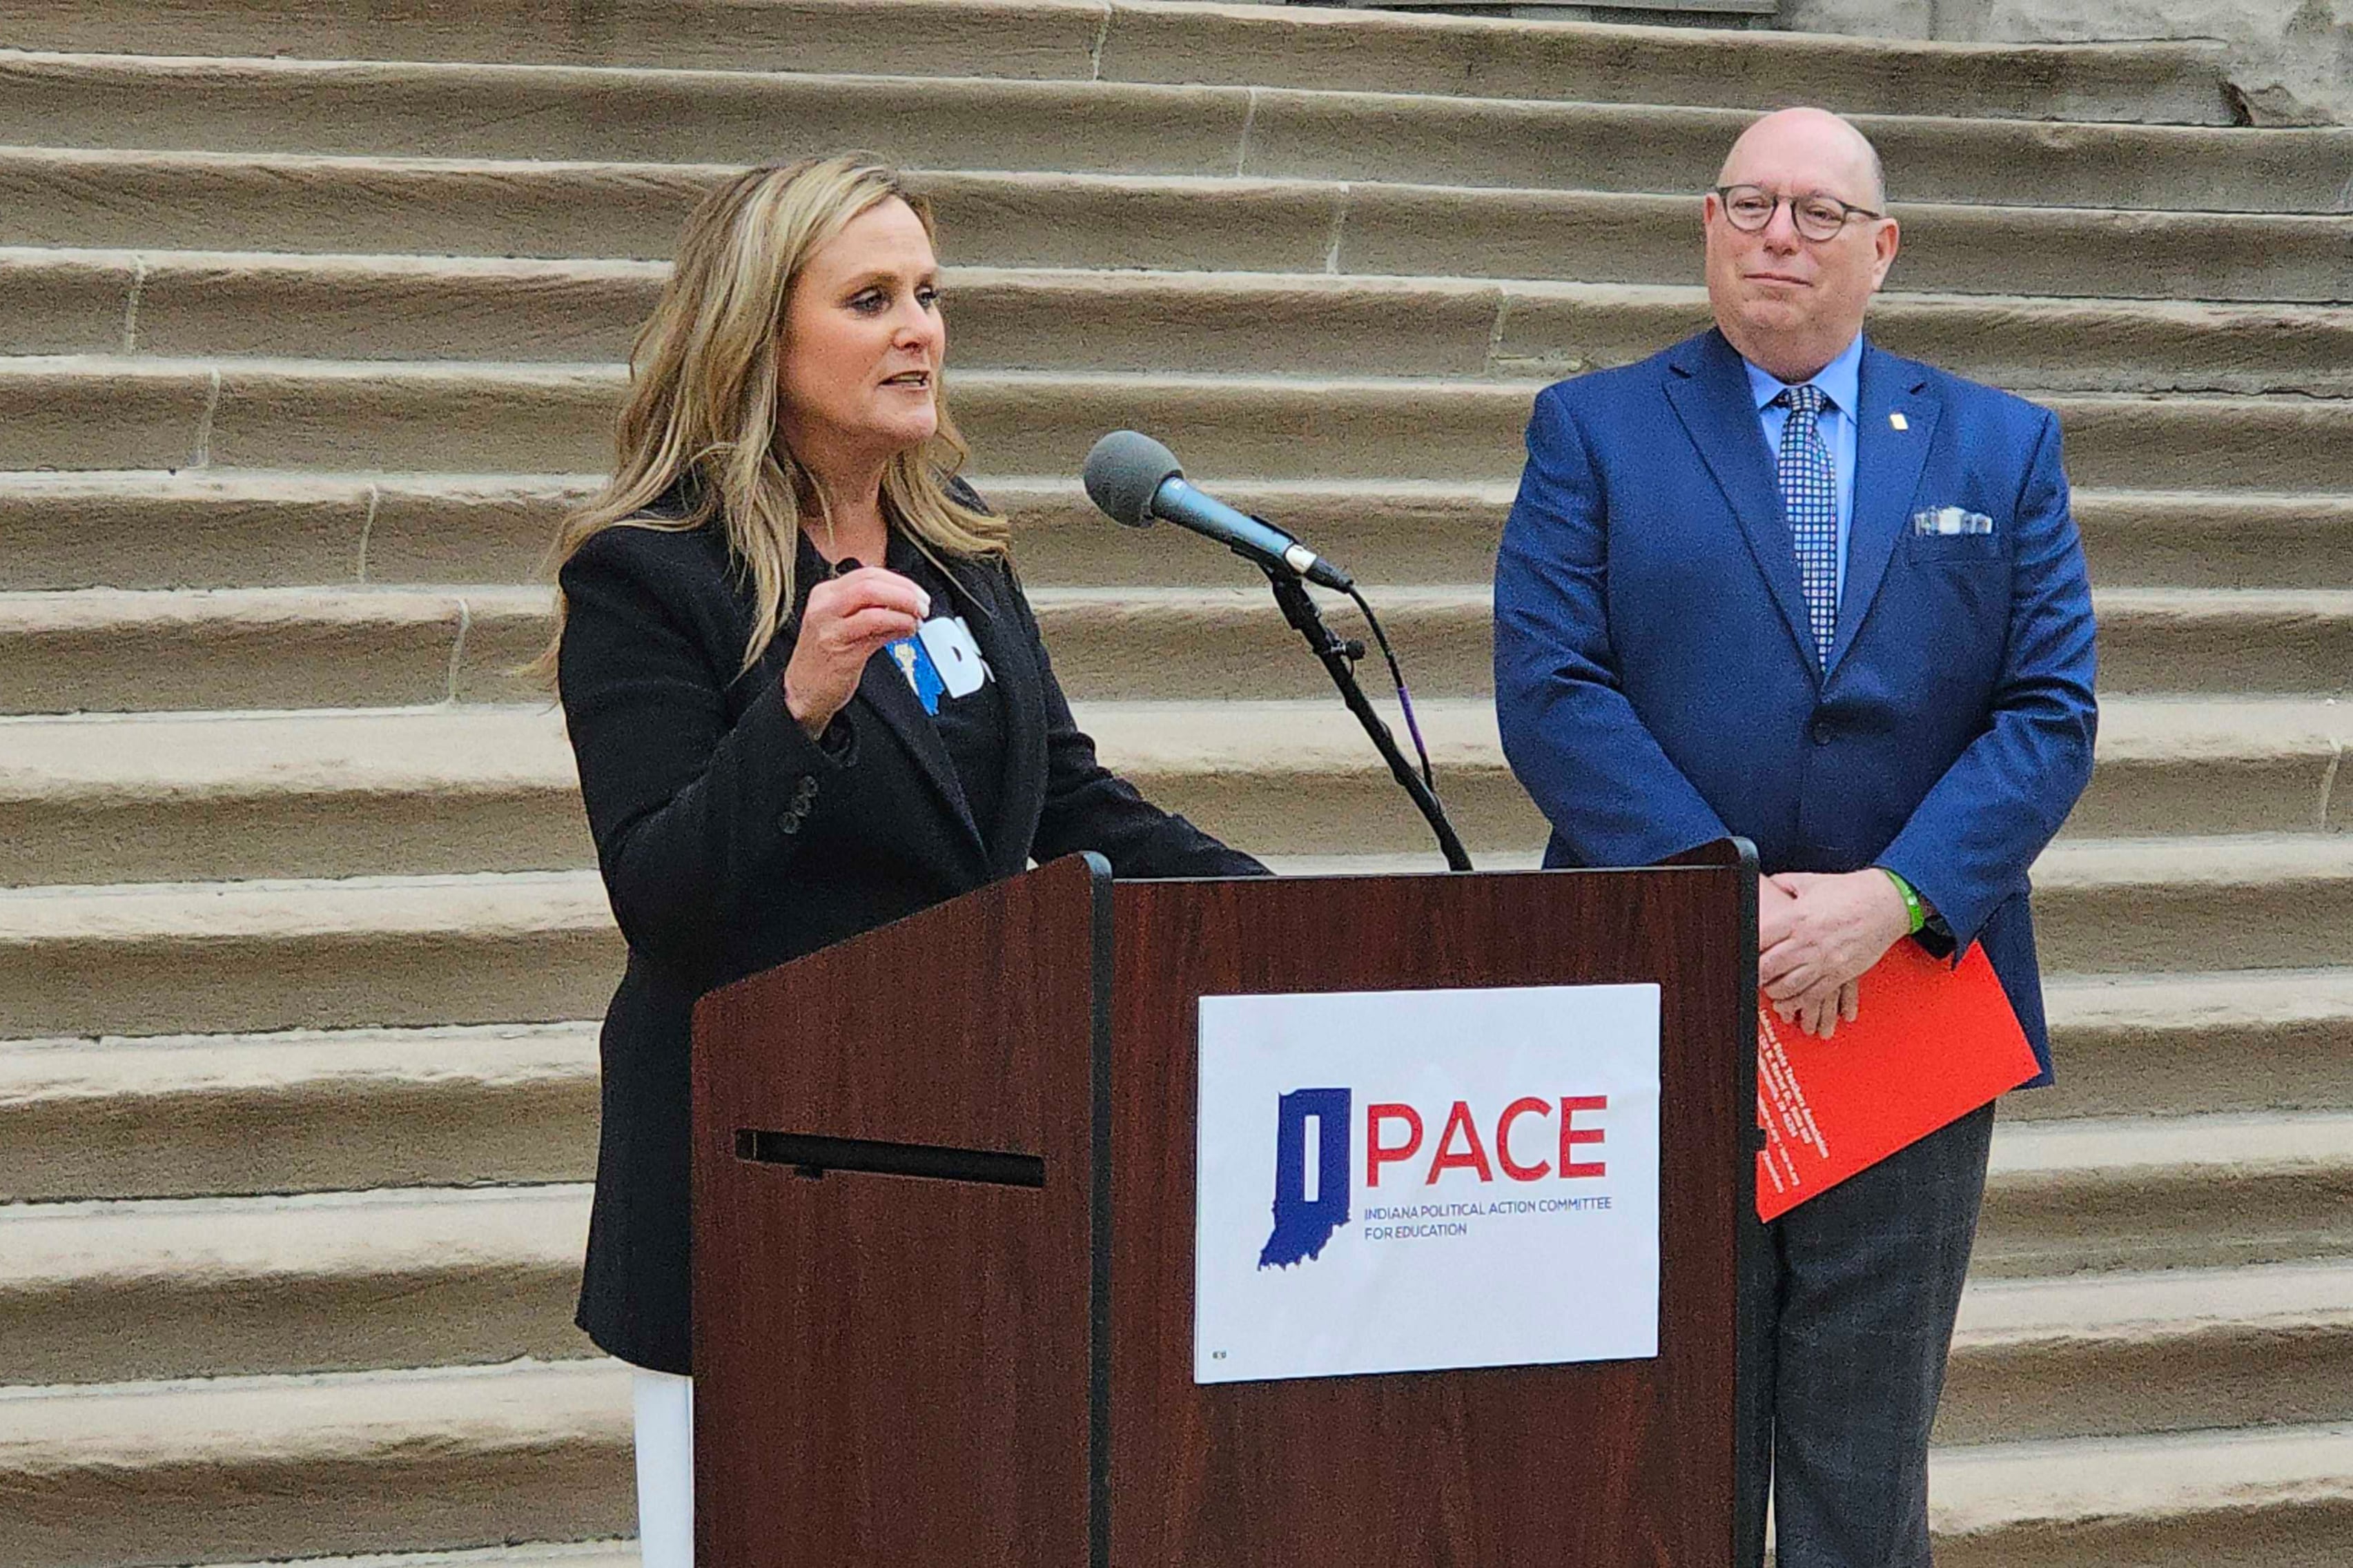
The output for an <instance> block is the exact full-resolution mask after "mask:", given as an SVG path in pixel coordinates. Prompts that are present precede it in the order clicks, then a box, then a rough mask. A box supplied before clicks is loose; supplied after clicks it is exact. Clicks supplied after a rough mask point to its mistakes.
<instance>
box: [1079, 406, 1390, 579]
mask: <svg viewBox="0 0 2353 1568" xmlns="http://www.w3.org/2000/svg"><path fill="white" fill-rule="evenodd" d="M1082 472H1083V475H1084V478H1085V480H1086V487H1087V499H1088V500H1091V501H1092V502H1094V503H1095V505H1096V506H1097V507H1099V508H1101V509H1102V510H1103V514H1104V515H1105V516H1107V517H1109V518H1110V519H1111V520H1112V521H1113V522H1124V523H1125V524H1126V525H1127V526H1128V527H1130V528H1149V527H1151V526H1152V522H1153V520H1154V519H1155V518H1165V519H1166V520H1167V521H1170V522H1173V523H1175V524H1176V526H1177V527H1179V528H1188V529H1191V530H1192V531H1194V532H1195V533H1198V534H1199V535H1200V536H1201V537H1202V538H1204V539H1213V540H1215V541H1217V542H1219V544H1222V545H1224V546H1225V547H1226V548H1227V549H1229V550H1230V551H1232V552H1234V553H1235V554H1237V555H1240V556H1241V557H1242V558H1244V559H1245V560H1249V561H1254V562H1256V563H1258V564H1260V565H1261V566H1263V567H1266V568H1268V569H1269V570H1270V571H1271V570H1274V569H1276V568H1281V569H1282V570H1284V571H1287V572H1291V573H1293V574H1296V575H1298V576H1302V577H1304V578H1306V579H1307V580H1308V581H1309V582H1311V583H1317V584H1322V585H1323V586H1324V587H1326V588H1332V589H1336V590H1337V591H1339V592H1340V593H1343V594H1345V593H1347V592H1349V591H1350V590H1352V589H1353V588H1354V587H1355V586H1356V580H1355V579H1354V578H1352V577H1350V576H1349V575H1348V574H1346V573H1345V572H1343V571H1341V570H1340V568H1338V567H1337V566H1335V565H1334V564H1332V563H1330V562H1329V561H1326V560H1324V558H1323V557H1322V556H1320V555H1318V554H1316V553H1315V552H1314V551H1313V550H1310V549H1308V548H1307V546H1305V545H1303V544H1302V543H1300V542H1299V541H1297V540H1295V539H1293V538H1292V537H1291V535H1289V534H1287V533H1285V532H1283V531H1282V530H1281V529H1279V528H1277V527H1275V526H1274V525H1273V524H1272V523H1270V522H1261V521H1260V520H1258V519H1257V518H1254V517H1252V516H1250V513H1248V512H1246V511H1240V510H1236V509H1234V508H1233V507H1229V506H1228V505H1227V504H1226V503H1225V502H1223V501H1221V500H1219V499H1218V498H1217V497H1215V496H1213V495H1210V494H1208V492H1207V491H1204V490H1197V489H1194V488H1193V487H1192V486H1191V485H1188V484H1187V483H1186V482H1185V469H1184V467H1183V466H1182V465H1181V464H1179V463H1178V462H1177V461H1176V453H1174V452H1171V451H1170V450H1169V449H1168V448H1167V447H1164V446H1162V445H1161V444H1160V443H1159V442H1157V441H1155V440H1154V439H1153V438H1152V437H1149V436H1146V435H1145V434H1143V433H1142V432H1140V431H1135V430H1114V431H1113V432H1112V433H1111V434H1110V435H1108V436H1106V437H1103V439H1102V440H1100V441H1098V442H1096V443H1095V445H1094V450H1092V451H1091V452H1089V453H1088V454H1087V461H1086V467H1085V468H1084V469H1083V470H1082Z"/></svg>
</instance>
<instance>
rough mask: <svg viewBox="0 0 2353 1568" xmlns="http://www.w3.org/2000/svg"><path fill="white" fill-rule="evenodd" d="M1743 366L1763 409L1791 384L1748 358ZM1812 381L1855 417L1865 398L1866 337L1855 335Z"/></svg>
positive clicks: (1839, 406)
mask: <svg viewBox="0 0 2353 1568" xmlns="http://www.w3.org/2000/svg"><path fill="white" fill-rule="evenodd" d="M1740 366H1741V368H1742V369H1743V370H1746V372H1747V373H1748V392H1749V395H1750V396H1752V397H1754V398H1756V400H1757V407H1758V408H1760V409H1761V408H1763V407H1764V406H1765V405H1767V404H1768V403H1770V402H1772V401H1773V400H1774V399H1775V398H1777V397H1778V396H1780V395H1781V393H1782V391H1783V389H1784V388H1785V387H1787V386H1788V383H1787V382H1785V381H1783V380H1782V379H1781V378H1780V377H1779V376H1778V375H1775V374H1773V373H1772V372H1771V371H1767V370H1758V369H1757V367H1756V366H1755V365H1753V364H1750V363H1748V362H1747V361H1746V360H1745V359H1744V360H1742V361H1741V362H1740ZM1812 381H1813V384H1814V385H1816V386H1819V387H1820V388H1821V389H1822V395H1823V396H1824V397H1827V398H1829V399H1830V400H1831V405H1832V406H1834V407H1836V408H1837V409H1838V410H1839V411H1840V412H1841V413H1842V414H1844V415H1846V416H1848V417H1850V418H1852V416H1853V415H1854V411H1855V405H1856V404H1858V403H1860V402H1861V401H1862V333H1861V332H1857V333H1855V335H1854V341H1853V342H1851V343H1849V344H1847V345H1846V347H1845V348H1844V349H1842V350H1841V351H1840V353H1839V356H1838V358H1836V359H1834V360H1832V361H1831V363H1828V364H1826V365H1824V366H1822V368H1821V369H1820V371H1818V372H1816V373H1815V374H1814V376H1813V378H1812Z"/></svg>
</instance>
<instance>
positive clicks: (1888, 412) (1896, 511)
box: [1830, 342, 1944, 670]
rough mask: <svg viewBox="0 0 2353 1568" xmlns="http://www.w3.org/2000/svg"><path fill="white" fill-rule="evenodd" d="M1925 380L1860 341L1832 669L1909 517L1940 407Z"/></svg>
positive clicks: (1857, 627) (1868, 604) (1915, 369)
mask: <svg viewBox="0 0 2353 1568" xmlns="http://www.w3.org/2000/svg"><path fill="white" fill-rule="evenodd" d="M1927 384H1928V378H1927V377H1926V375H1924V374H1921V372H1920V367H1919V366H1917V365H1915V364H1914V363H1911V362H1910V361H1909V360H1905V359H1899V358H1897V357H1896V356H1895V355H1894V354H1890V353H1881V352H1880V351H1879V350H1877V349H1875V348H1873V347H1871V346H1870V345H1869V344H1868V343H1867V342H1866V343H1865V344H1864V347H1863V354H1862V381H1861V383H1860V385H1859V388H1858V391H1859V394H1860V395H1859V396H1858V398H1857V401H1858V402H1860V403H1861V404H1862V407H1861V408H1860V409H1858V410H1857V411H1856V415H1855V432H1854V435H1855V441H1854V452H1855V456H1854V510H1853V513H1852V516H1851V517H1850V518H1849V520H1848V522H1847V537H1846V586H1845V588H1844V589H1843V590H1842V591H1841V593H1840V595H1839V618H1838V640H1837V641H1836V642H1835V643H1834V644H1832V646H1831V666H1830V667H1831V669H1832V670H1835V669H1836V668H1838V667H1839V663H1840V661H1841V660H1842V659H1844V658H1846V651H1847V649H1849V648H1851V647H1853V646H1854V639H1855V634H1856V633H1857V632H1859V631H1861V630H1862V621H1863V617H1864V616H1867V615H1869V614H1870V613H1871V601H1872V600H1873V598H1874V597H1875V596H1876V595H1878V593H1879V584H1881V582H1882V581H1883V580H1884V579H1885V577H1886V575H1887V563H1888V559H1889V558H1890V557H1891V556H1892V555H1894V552H1895V543H1896V541H1897V540H1899V539H1901V538H1902V537H1903V536H1904V530H1905V526H1906V525H1907V523H1908V522H1909V521H1910V519H1911V516H1912V500H1913V497H1914V495H1915V493H1916V492H1917V491H1918V490H1919V488H1920V471H1921V468H1923V467H1924V466H1925V465H1926V462H1927V460H1928V445H1929V443H1930V442H1931V441H1932V440H1934V439H1935V437H1936V418H1937V416H1938V415H1940V414H1942V413H1943V412H1944V405H1942V404H1941V403H1939V402H1937V401H1936V397H1935V396H1934V395H1932V394H1930V393H1929V392H1928V391H1927ZM1898 418H1900V419H1901V420H1902V422H1903V426H1904V427H1903V428H1902V429H1900V430H1899V429H1897V428H1896V420H1897V419H1898Z"/></svg>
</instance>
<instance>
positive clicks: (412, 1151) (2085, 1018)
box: [0, 970, 2353, 1201]
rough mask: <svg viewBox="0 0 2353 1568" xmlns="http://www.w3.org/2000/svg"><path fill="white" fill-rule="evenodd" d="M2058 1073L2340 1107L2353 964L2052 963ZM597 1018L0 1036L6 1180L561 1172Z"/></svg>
mask: <svg viewBox="0 0 2353 1568" xmlns="http://www.w3.org/2000/svg"><path fill="white" fill-rule="evenodd" d="M2045 995H2046V999H2047V1003H2048V1006H2049V1010H2050V1016H2051V1022H2052V1033H2053V1037H2054V1039H2055V1042H2056V1044H2055V1050H2056V1055H2057V1058H2058V1062H2059V1082H2058V1084H2057V1085H2056V1086H2055V1087H2053V1088H2051V1089H2037V1090H2035V1091H2033V1092H2031V1093H2028V1094H2018V1095H2013V1096H2011V1097H2010V1099H2009V1100H2005V1101H2004V1102H2003V1108H2002V1114H2003V1118H2004V1121H2005V1124H2006V1125H2007V1124H2009V1123H2011V1122H2019V1121H2036V1120H2049V1119H2055V1118H2068V1117H2083V1116H2108V1117H2116V1116H2136V1115H2138V1116H2147V1115H2167V1116H2187V1115H2195V1114H2200V1113H2211V1112H2237V1113H2242V1114H2252V1113H2256V1112H2261V1111H2263V1110H2335V1111H2348V1110H2353V971H2347V970H2320V971H2306V970H2289V971H2277V972H2266V971H2253V972H2240V973H2212V974H2198V973H2190V974H2150V975H2137V976H2116V975H2095V976H2082V975H2060V976H2056V977H2054V978H2052V980H2051V981H2050V982H2049V983H2048V984H2046V987H2045ZM595 1139H596V1025H595V1024H594V1023H572V1024H548V1025H537V1026H527V1025H493V1026H473V1027H447V1028H411V1029H388V1030H351V1031H322V1030H301V1031H294V1032H291V1033H285V1034H270V1035H244V1036H237V1035H232V1036H185V1037H161V1038H133V1039H121V1038H106V1039H97V1040H91V1039H46V1040H26V1041H16V1042H12V1043H7V1044H0V1199H5V1200H10V1201H21V1200H25V1199H44V1200H58V1199H97V1198H150V1197H196V1196H206V1195H209V1194H240V1193H242V1194H261V1193H289V1192H317V1191H326V1190H334V1189H338V1188H344V1187H353V1186H362V1187H397V1186H431V1185H437V1184H438V1185H448V1184H457V1183H461V1182H570V1181H583V1180H586V1179H587V1178H588V1176H590V1175H591V1174H592V1173H593V1158H592V1154H593V1150H594V1147H595Z"/></svg>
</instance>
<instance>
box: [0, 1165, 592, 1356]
mask: <svg viewBox="0 0 2353 1568" xmlns="http://www.w3.org/2000/svg"><path fill="white" fill-rule="evenodd" d="M0 1237H5V1238H6V1245H5V1246H0V1325H5V1331H6V1334H7V1337H8V1343H9V1347H10V1352H11V1353H10V1356H9V1361H8V1366H7V1369H6V1372H5V1377H6V1379H7V1381H8V1382H9V1383H11V1384H77V1383H79V1384H104V1383H124V1382H131V1381H145V1380H154V1379H168V1378H185V1377H226V1376H239V1375H245V1374H249V1373H305V1372H360V1371H366V1370H368V1369H370V1368H375V1367H384V1366H442V1365H457V1364H463V1363H494V1362H509V1361H513V1360H515V1359H517V1358H519V1357H523V1356H536V1357H539V1358H542V1359H555V1360H561V1359H564V1358H568V1357H575V1356H581V1355H587V1354H593V1353H594V1347H593V1346H591V1345H590V1344H589V1342H588V1341H587V1338H586V1336H585V1335H583V1334H582V1333H581V1332H580V1331H579V1330H578V1329H576V1328H575V1327H574V1326H573V1323H572V1308H573V1303H574V1301H575V1300H576V1299H577V1297H578V1295H579V1289H580V1258H581V1255H582V1252H583V1249H584V1248H585V1247H586V1245H587V1238H588V1189H587V1188H586V1187H585V1186H561V1187H472V1188H417V1189H408V1190H393V1191H385V1192H367V1193H354V1192H330V1193H321V1194H309V1195H304V1196H294V1197H276V1196H273V1197H196V1198H169V1199H164V1200H160V1201H146V1202H107V1203H41V1204H11V1205H0Z"/></svg>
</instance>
